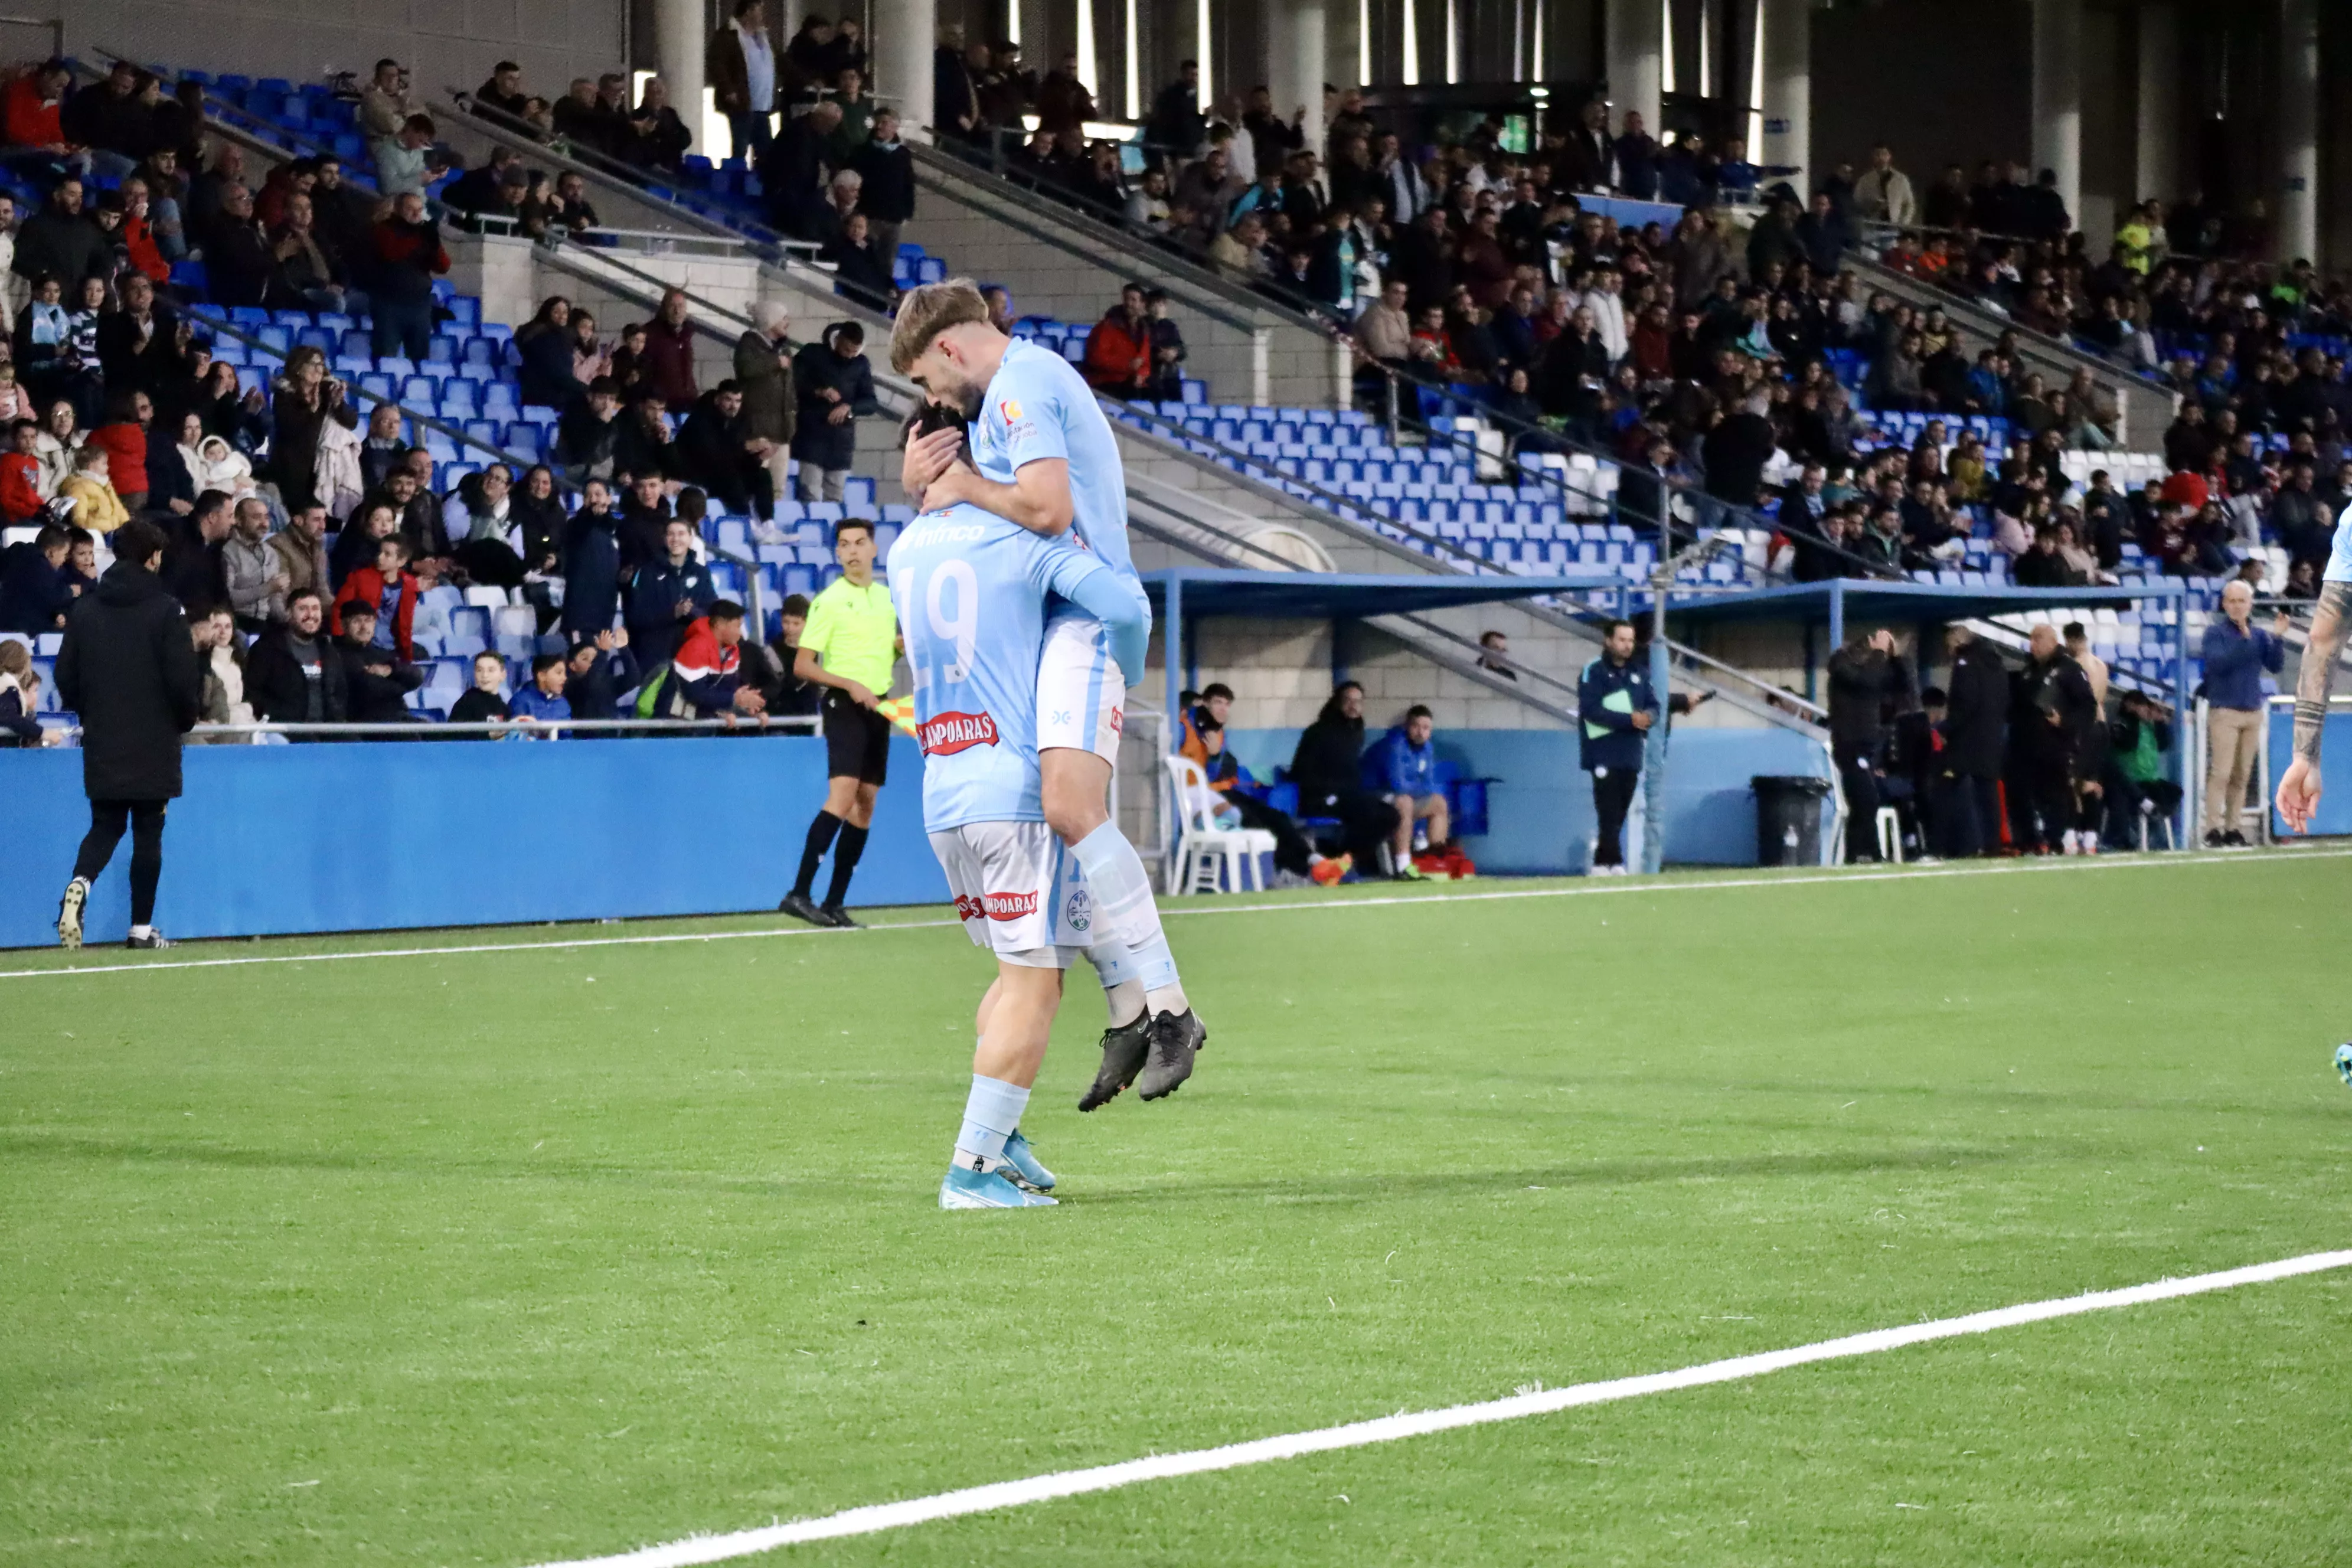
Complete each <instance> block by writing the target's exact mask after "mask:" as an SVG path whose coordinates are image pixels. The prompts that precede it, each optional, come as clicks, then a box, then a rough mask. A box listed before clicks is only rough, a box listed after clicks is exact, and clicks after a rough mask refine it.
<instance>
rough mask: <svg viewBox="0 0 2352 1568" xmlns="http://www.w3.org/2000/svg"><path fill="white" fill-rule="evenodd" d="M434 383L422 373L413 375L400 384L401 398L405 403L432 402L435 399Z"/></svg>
mask: <svg viewBox="0 0 2352 1568" xmlns="http://www.w3.org/2000/svg"><path fill="white" fill-rule="evenodd" d="M434 391H435V388H434V384H433V383H432V382H431V381H430V380H428V379H427V378H425V377H424V376H421V375H412V376H409V377H407V378H405V379H404V380H403V381H402V382H401V384H400V400H401V401H402V402H403V403H423V404H430V403H432V402H433V401H434Z"/></svg>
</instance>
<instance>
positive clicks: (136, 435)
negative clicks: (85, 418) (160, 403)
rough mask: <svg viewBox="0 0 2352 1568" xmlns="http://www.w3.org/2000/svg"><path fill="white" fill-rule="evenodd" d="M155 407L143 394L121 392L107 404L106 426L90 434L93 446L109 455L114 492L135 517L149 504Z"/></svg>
mask: <svg viewBox="0 0 2352 1568" xmlns="http://www.w3.org/2000/svg"><path fill="white" fill-rule="evenodd" d="M154 415H155V411H154V406H153V405H152V404H150V403H149V402H148V401H147V395H146V394H145V393H143V392H118V393H116V394H115V395H114V396H113V397H112V398H110V400H109V401H108V403H107V407H106V423H105V424H103V425H100V426H99V427H98V428H97V429H95V430H93V431H91V432H90V433H89V443H88V444H89V445H90V446H93V447H100V448H102V449H103V450H104V451H105V453H106V458H107V468H108V471H109V472H110V474H111V475H112V476H113V479H114V493H115V494H116V495H119V496H121V498H122V504H123V505H124V506H126V507H128V508H129V509H130V510H131V513H132V515H133V516H136V515H137V514H138V512H139V510H141V509H142V507H144V506H145V505H146V504H147V422H148V421H149V420H150V419H152V418H153V417H154Z"/></svg>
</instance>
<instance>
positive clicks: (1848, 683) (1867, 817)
mask: <svg viewBox="0 0 2352 1568" xmlns="http://www.w3.org/2000/svg"><path fill="white" fill-rule="evenodd" d="M1829 676H1830V750H1831V752H1832V760H1833V761H1835V763H1837V770H1838V778H1839V780H1840V781H1841V782H1842V783H1843V785H1844V787H1845V802H1846V837H1845V842H1846V851H1845V858H1846V859H1847V860H1848V861H1849V862H1852V863H1857V864H1858V863H1860V862H1862V861H1864V860H1875V859H1877V858H1878V826H1877V817H1878V805H1879V781H1880V779H1881V778H1882V777H1884V776H1885V772H1886V769H1885V744H1886V721H1887V720H1888V718H1889V717H1891V716H1892V715H1891V714H1890V711H1889V710H1890V709H1896V710H1899V709H1900V708H1902V707H1903V706H1905V705H1906V704H1907V702H1908V700H1909V698H1910V693H1911V674H1910V670H1909V669H1908V668H1907V667H1906V665H1905V664H1904V662H1903V659H1902V657H1901V656H1900V655H1899V654H1898V653H1897V652H1896V651H1895V634H1894V633H1893V632H1890V631H1887V630H1886V629H1885V628H1884V627H1881V628H1879V629H1878V630H1876V631H1872V632H1861V633H1856V634H1855V635H1854V637H1853V638H1852V639H1851V640H1850V641H1848V642H1847V644H1846V645H1845V647H1842V648H1840V649H1838V650H1837V652H1836V653H1834V654H1832V655H1831V656H1830V667H1829Z"/></svg>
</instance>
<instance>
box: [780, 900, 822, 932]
mask: <svg viewBox="0 0 2352 1568" xmlns="http://www.w3.org/2000/svg"><path fill="white" fill-rule="evenodd" d="M776 908H777V909H778V910H782V912H783V913H785V914H788V915H793V916H796V917H797V918H799V919H801V920H804V921H808V923H809V924H811V925H813V926H829V925H831V924H832V923H833V917H832V916H830V915H828V914H826V913H825V912H824V910H821V909H819V908H817V903H816V900H814V899H812V898H810V897H809V896H808V895H807V894H806V893H786V894H785V895H784V901H783V902H782V903H781V904H778V905H777V906H776Z"/></svg>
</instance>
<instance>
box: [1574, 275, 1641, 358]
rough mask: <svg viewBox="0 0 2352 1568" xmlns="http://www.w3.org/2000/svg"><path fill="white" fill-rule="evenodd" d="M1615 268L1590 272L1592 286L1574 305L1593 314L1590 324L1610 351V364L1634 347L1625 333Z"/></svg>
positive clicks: (1622, 300)
mask: <svg viewBox="0 0 2352 1568" xmlns="http://www.w3.org/2000/svg"><path fill="white" fill-rule="evenodd" d="M1619 287H1620V283H1619V279H1618V276H1617V269H1616V268H1614V267H1596V268H1593V269H1592V282H1591V287H1590V288H1588V289H1585V291H1584V294H1583V296H1582V298H1580V300H1578V301H1577V302H1578V303H1579V304H1580V305H1582V306H1583V307H1584V308H1585V309H1586V310H1590V311H1591V312H1592V325H1593V328H1594V330H1595V331H1597V332H1599V334H1600V336H1601V347H1603V348H1605V349H1607V350H1608V351H1609V363H1611V364H1615V363H1617V362H1618V361H1619V360H1621V359H1623V358H1624V357H1625V355H1626V353H1627V351H1629V350H1630V349H1632V347H1633V339H1632V338H1631V337H1628V336H1627V335H1626V332H1625V300H1624V298H1623V297H1622V295H1621V294H1619V292H1618V289H1619Z"/></svg>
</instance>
